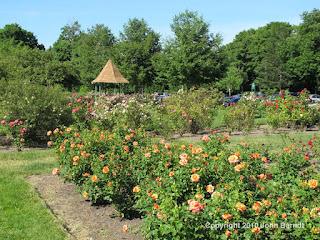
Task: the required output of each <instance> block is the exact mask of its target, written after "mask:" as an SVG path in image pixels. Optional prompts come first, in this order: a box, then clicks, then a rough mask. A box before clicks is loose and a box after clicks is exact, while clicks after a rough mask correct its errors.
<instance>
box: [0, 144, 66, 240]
mask: <svg viewBox="0 0 320 240" xmlns="http://www.w3.org/2000/svg"><path fill="white" fill-rule="evenodd" d="M54 156H55V154H54V151H53V150H34V151H22V152H10V153H4V152H2V153H0V192H1V197H0V239H15V240H16V239H18V240H19V239H30V240H33V239H67V238H68V237H67V234H66V233H65V232H64V231H63V229H62V227H61V224H60V223H59V222H58V221H57V220H56V219H55V218H54V217H53V216H52V215H51V214H50V211H49V209H47V208H46V207H45V205H44V203H43V202H42V200H41V199H40V198H39V197H38V195H37V194H36V193H35V191H34V189H33V188H32V186H30V184H29V183H28V182H27V181H26V180H25V178H26V177H27V176H30V175H35V174H42V173H49V172H51V170H52V168H53V167H55V157H54ZM43 184H46V183H43Z"/></svg>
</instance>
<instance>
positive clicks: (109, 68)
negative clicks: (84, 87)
mask: <svg viewBox="0 0 320 240" xmlns="http://www.w3.org/2000/svg"><path fill="white" fill-rule="evenodd" d="M98 82H102V83H129V81H128V80H127V79H125V78H124V77H123V76H122V74H121V73H120V71H119V70H118V68H117V67H116V65H115V64H114V63H113V62H112V61H111V60H109V61H108V62H107V64H106V65H105V66H104V68H103V69H102V71H101V72H100V73H99V75H98V77H97V78H96V79H95V80H93V81H92V83H98Z"/></svg>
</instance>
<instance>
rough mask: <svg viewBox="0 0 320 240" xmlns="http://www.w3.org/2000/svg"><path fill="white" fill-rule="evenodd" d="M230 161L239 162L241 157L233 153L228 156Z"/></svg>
mask: <svg viewBox="0 0 320 240" xmlns="http://www.w3.org/2000/svg"><path fill="white" fill-rule="evenodd" d="M228 161H229V163H237V162H239V158H238V157H237V156H236V155H231V156H230V157H229V158H228Z"/></svg>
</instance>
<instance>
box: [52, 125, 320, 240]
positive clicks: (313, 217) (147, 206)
mask: <svg viewBox="0 0 320 240" xmlns="http://www.w3.org/2000/svg"><path fill="white" fill-rule="evenodd" d="M48 135H51V137H52V146H55V148H56V150H57V156H58V162H59V165H60V168H59V175H60V176H62V177H64V178H66V179H68V180H71V181H74V182H75V183H77V184H78V185H79V189H80V191H81V193H82V195H83V196H84V198H86V199H89V200H91V201H93V202H101V201H110V202H112V203H114V204H115V206H116V207H117V209H118V211H120V212H121V213H122V214H123V215H124V216H130V215H132V213H133V211H139V212H140V213H141V214H142V216H143V218H144V225H143V234H144V236H145V237H146V238H147V239H223V238H228V239H254V238H257V239H270V238H272V239H283V238H289V239H290V238H305V239H318V238H319V232H320V229H319V224H320V215H319V212H320V200H319V199H320V187H319V181H320V175H319V168H318V167H317V165H316V164H314V163H312V162H311V160H312V150H313V147H311V146H313V143H314V141H315V139H314V140H313V141H311V142H312V143H310V142H309V143H307V144H303V143H302V142H301V143H299V142H297V143H296V142H293V144H291V146H288V148H285V149H284V150H283V151H282V152H281V153H277V154H270V153H268V149H266V148H265V146H263V145H261V146H254V145H248V144H247V143H243V144H242V145H240V146H238V148H236V149H234V150H231V149H229V148H228V147H227V145H226V143H227V142H228V138H229V137H228V136H223V135H219V134H217V133H216V132H212V134H211V135H207V136H204V137H203V139H202V142H201V143H200V144H199V145H198V146H195V145H193V144H185V145H181V144H177V143H174V142H166V141H165V140H163V139H160V138H158V137H156V136H150V134H147V133H145V132H144V131H143V130H142V129H138V130H133V129H129V128H127V127H126V126H120V127H119V126H117V127H115V128H114V129H113V130H112V131H110V132H109V131H107V132H106V131H100V130H98V129H94V130H91V131H89V130H83V131H82V132H78V130H75V129H66V130H63V131H60V130H58V129H56V130H54V131H53V132H49V133H48ZM308 146H309V147H308ZM309 156H310V157H309ZM316 169H318V172H317V171H316ZM217 224H220V226H221V225H222V227H215V226H218V225H217ZM239 224H240V225H239ZM283 224H287V225H284V226H283ZM290 224H291V225H290ZM292 224H296V225H292ZM298 224H300V225H298ZM301 224H303V226H302V225H301ZM286 226H289V227H286ZM290 226H291V227H290ZM299 226H300V227H299Z"/></svg>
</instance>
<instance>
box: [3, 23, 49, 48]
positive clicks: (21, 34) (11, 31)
mask: <svg viewBox="0 0 320 240" xmlns="http://www.w3.org/2000/svg"><path fill="white" fill-rule="evenodd" d="M4 39H13V40H14V41H15V43H16V44H19V43H20V44H22V45H24V46H29V47H30V48H38V49H40V50H44V46H43V44H39V43H38V39H37V38H36V37H35V36H34V35H33V33H32V32H28V31H27V30H24V29H22V28H21V27H20V26H19V24H17V23H13V24H7V25H5V26H4V28H3V29H0V40H4Z"/></svg>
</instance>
